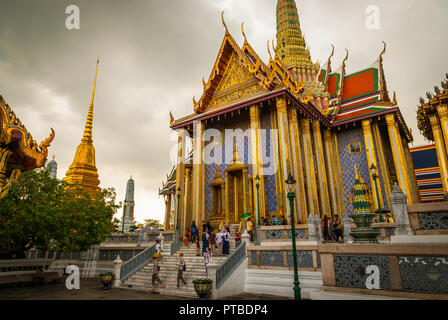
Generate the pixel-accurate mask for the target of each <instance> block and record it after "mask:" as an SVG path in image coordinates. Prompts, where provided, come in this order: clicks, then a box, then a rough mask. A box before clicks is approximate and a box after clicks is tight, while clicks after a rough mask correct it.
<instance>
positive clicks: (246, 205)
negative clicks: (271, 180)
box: [237, 167, 249, 222]
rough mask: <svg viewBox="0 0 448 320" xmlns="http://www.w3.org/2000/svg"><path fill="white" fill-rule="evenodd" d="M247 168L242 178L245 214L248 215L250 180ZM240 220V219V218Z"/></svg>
mask: <svg viewBox="0 0 448 320" xmlns="http://www.w3.org/2000/svg"><path fill="white" fill-rule="evenodd" d="M247 174H248V173H247V167H246V168H244V169H243V176H242V183H243V214H245V213H248V212H249V210H248V204H249V199H248V185H247V180H248V176H247ZM238 218H239V217H238ZM239 221H240V219H238V220H237V222H239Z"/></svg>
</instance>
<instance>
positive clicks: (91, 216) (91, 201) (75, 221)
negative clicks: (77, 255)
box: [0, 168, 119, 258]
mask: <svg viewBox="0 0 448 320" xmlns="http://www.w3.org/2000/svg"><path fill="white" fill-rule="evenodd" d="M118 208H119V206H118V205H116V204H115V191H114V189H113V188H110V189H103V190H102V191H101V192H100V193H99V194H97V195H96V196H95V197H94V198H90V197H89V195H88V194H87V193H85V192H84V191H82V190H81V189H79V188H75V187H69V186H68V185H67V184H66V183H65V182H63V181H61V180H58V179H53V178H51V177H50V176H49V172H48V170H47V169H46V168H43V169H37V170H31V171H27V172H24V173H22V174H21V175H20V176H19V179H18V180H17V181H16V182H14V183H13V184H12V185H11V188H10V190H9V193H8V195H7V196H6V197H5V198H3V199H1V200H0V258H13V257H15V258H23V257H24V255H25V252H26V251H27V250H29V249H31V248H33V247H34V248H36V249H39V250H48V249H52V250H59V251H66V252H74V251H85V250H87V249H89V248H90V247H91V246H92V245H94V244H98V243H100V242H102V241H104V240H105V239H106V237H107V236H109V235H110V234H111V233H112V232H113V231H114V230H115V228H116V225H117V223H118V220H117V219H113V215H114V213H115V211H116V210H117V209H118Z"/></svg>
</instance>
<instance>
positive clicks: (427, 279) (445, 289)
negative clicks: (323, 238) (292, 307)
mask: <svg viewBox="0 0 448 320" xmlns="http://www.w3.org/2000/svg"><path fill="white" fill-rule="evenodd" d="M318 250H319V253H320V255H321V259H322V278H323V287H322V288H323V289H324V290H332V291H344V292H352V293H364V294H377V295H390V296H397V297H408V298H429V299H440V298H443V299H448V246H446V245H443V244H323V245H319V246H318ZM368 267H369V269H368V270H367V268H368ZM372 270H377V271H372ZM372 272H374V273H375V272H376V274H373V273H372ZM372 275H373V277H374V276H377V277H378V280H379V282H378V284H379V289H369V288H368V284H369V283H372ZM368 277H370V278H369V279H368Z"/></svg>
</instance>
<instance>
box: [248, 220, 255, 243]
mask: <svg viewBox="0 0 448 320" xmlns="http://www.w3.org/2000/svg"><path fill="white" fill-rule="evenodd" d="M246 230H247V233H249V235H250V242H254V230H253V225H252V221H250V218H247V222H246Z"/></svg>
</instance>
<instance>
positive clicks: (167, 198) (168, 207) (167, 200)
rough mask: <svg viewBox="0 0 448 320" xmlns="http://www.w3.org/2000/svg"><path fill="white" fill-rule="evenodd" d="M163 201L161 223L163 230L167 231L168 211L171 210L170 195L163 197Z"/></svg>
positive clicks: (168, 226) (168, 223)
mask: <svg viewBox="0 0 448 320" xmlns="http://www.w3.org/2000/svg"><path fill="white" fill-rule="evenodd" d="M164 201H165V220H164V222H163V229H164V230H169V229H170V209H171V195H170V194H168V195H166V196H164Z"/></svg>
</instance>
